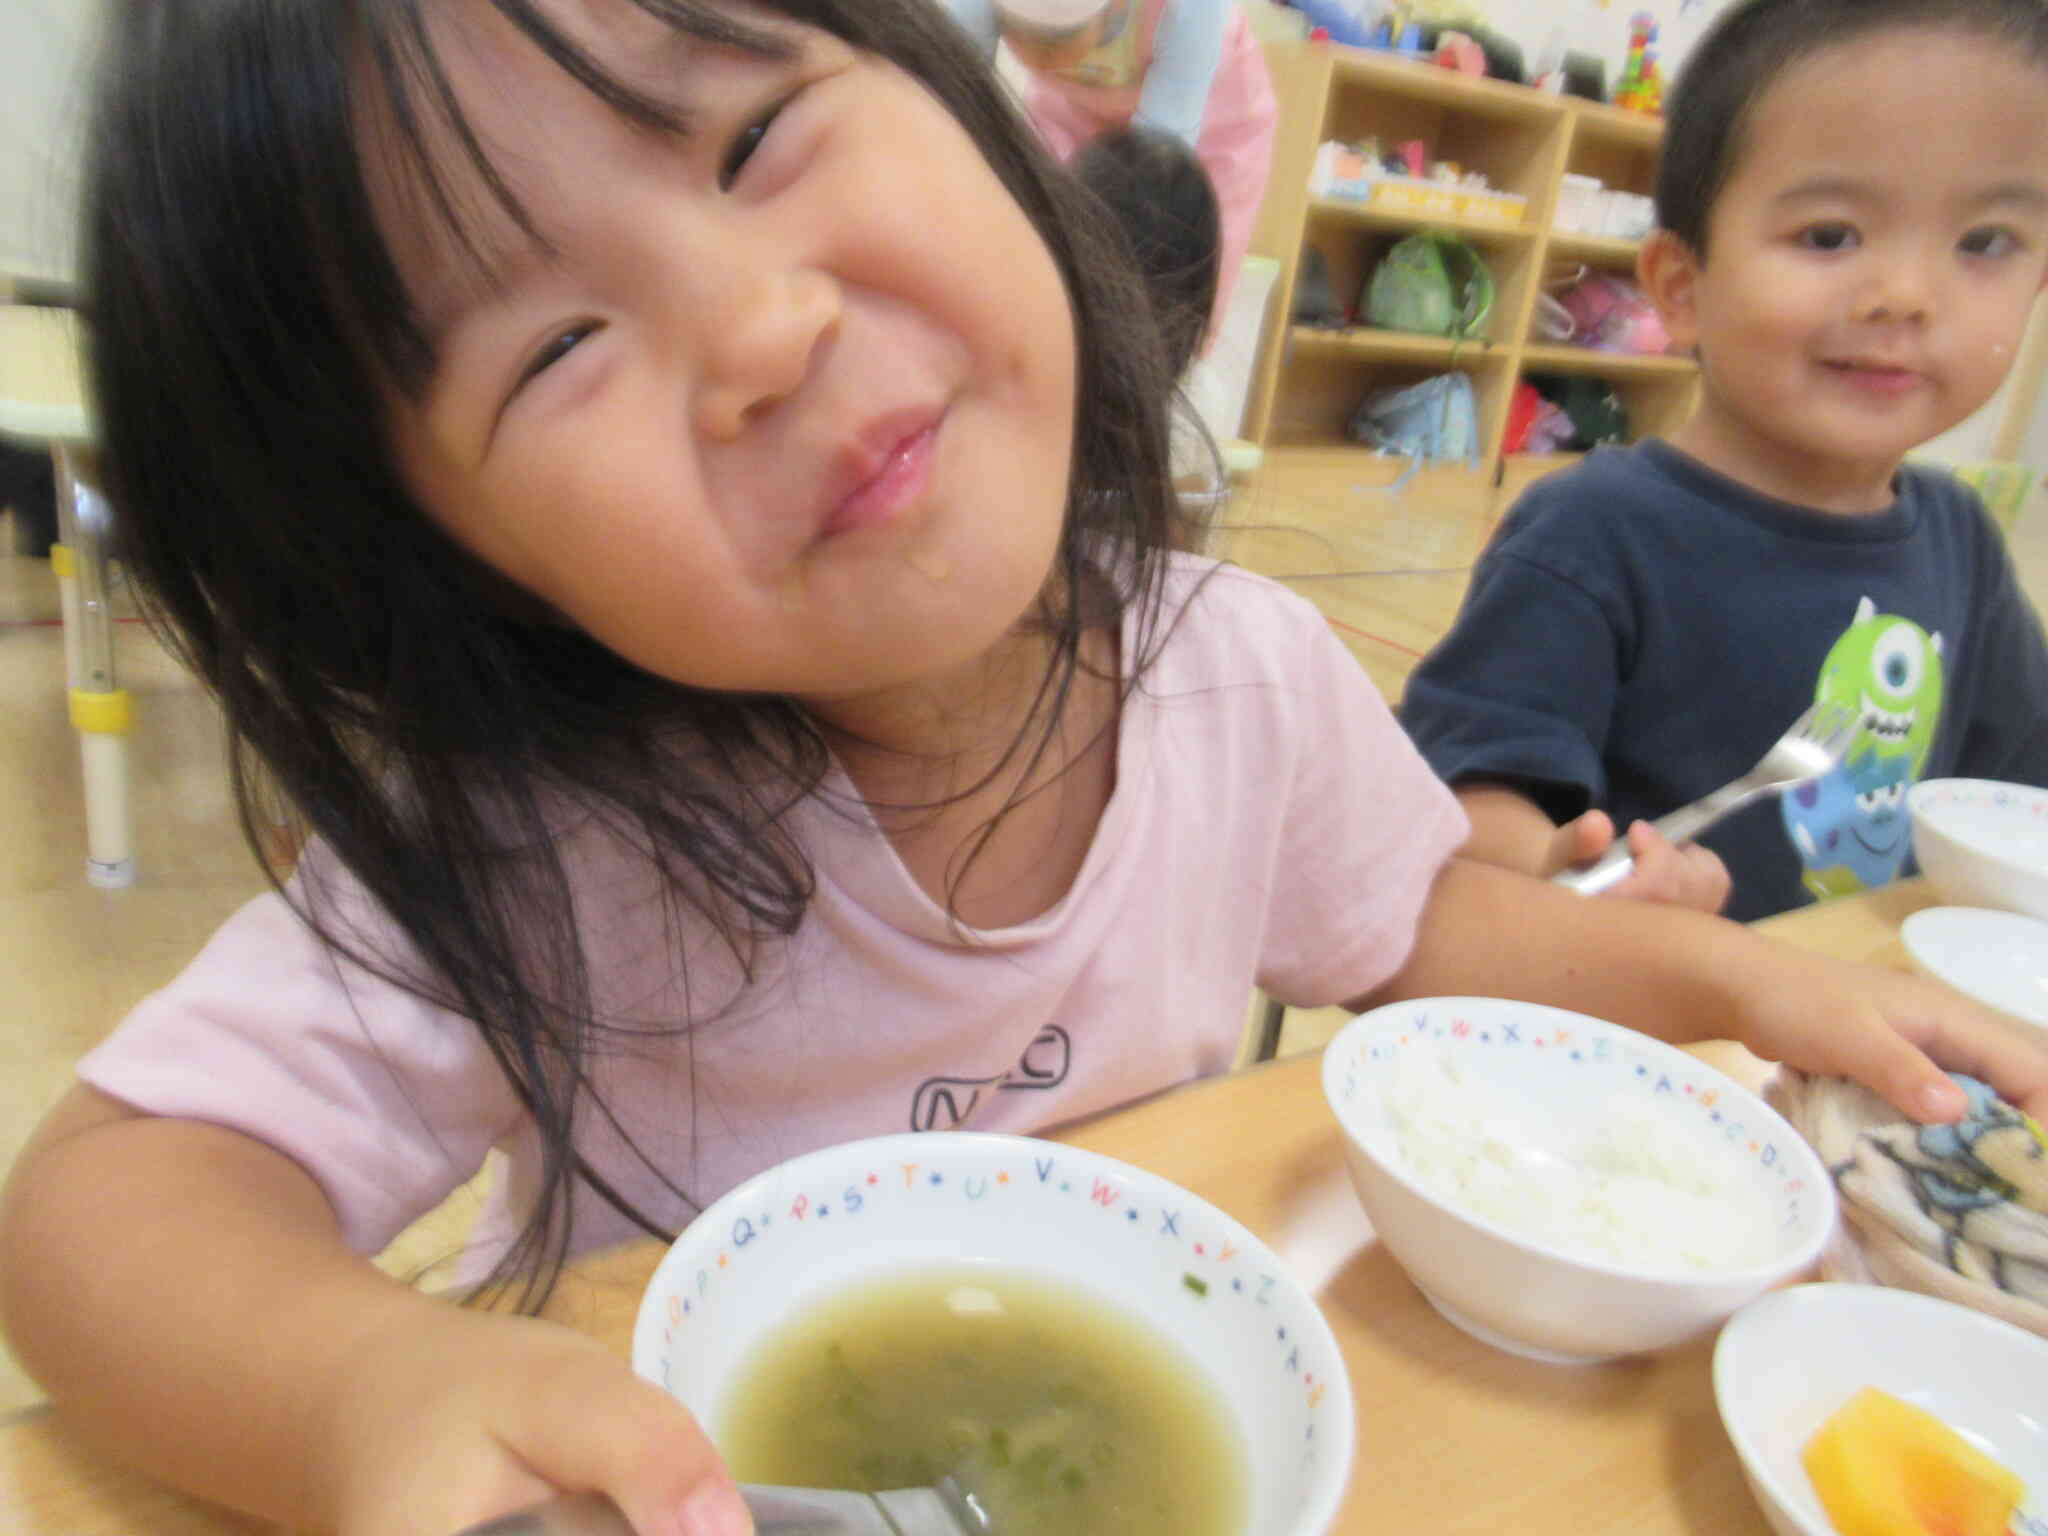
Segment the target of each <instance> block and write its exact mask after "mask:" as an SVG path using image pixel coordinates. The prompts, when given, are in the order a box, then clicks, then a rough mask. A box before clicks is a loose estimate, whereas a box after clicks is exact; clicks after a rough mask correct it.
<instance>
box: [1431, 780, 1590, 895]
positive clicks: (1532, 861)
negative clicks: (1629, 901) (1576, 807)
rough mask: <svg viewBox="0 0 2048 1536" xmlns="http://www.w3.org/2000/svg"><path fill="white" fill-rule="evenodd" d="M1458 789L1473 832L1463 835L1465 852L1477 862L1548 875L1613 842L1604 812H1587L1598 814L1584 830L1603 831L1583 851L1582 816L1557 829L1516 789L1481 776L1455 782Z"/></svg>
mask: <svg viewBox="0 0 2048 1536" xmlns="http://www.w3.org/2000/svg"><path fill="white" fill-rule="evenodd" d="M1456 793H1457V796H1458V803H1459V804H1460V805H1462V806H1464V807H1465V815H1466V816H1467V817H1468V818H1469V819H1470V820H1471V822H1472V835H1471V837H1469V838H1467V839H1466V841H1465V847H1464V850H1463V852H1464V854H1465V857H1466V858H1468V859H1478V860H1479V861H1480V862H1481V863H1485V864H1498V865H1499V866H1500V867H1501V868H1502V869H1514V870H1520V871H1521V872H1522V873H1523V874H1525V875H1536V876H1539V877H1541V878H1544V879H1548V878H1549V877H1550V876H1552V875H1554V874H1556V873H1557V872H1558V871H1559V870H1560V869H1563V868H1564V867H1565V866H1566V865H1567V864H1578V863H1582V862H1584V861H1585V860H1586V859H1588V858H1598V857H1599V856H1600V855H1601V854H1602V853H1603V852H1605V851H1606V847H1607V844H1608V843H1609V842H1611V841H1613V837H1614V831H1613V824H1612V823H1610V822H1608V820H1607V817H1606V814H1605V813H1604V812H1598V811H1591V812H1588V813H1587V816H1598V817H1599V818H1600V821H1599V823H1596V824H1593V826H1592V827H1591V828H1589V829H1588V830H1589V831H1590V830H1597V828H1598V827H1601V826H1604V827H1605V828H1606V834H1607V835H1606V837H1604V838H1602V839H1600V840H1599V846H1598V847H1596V848H1591V849H1587V848H1586V847H1584V846H1583V842H1582V839H1583V838H1584V837H1585V836H1586V833H1582V832H1581V831H1580V830H1579V829H1581V828H1582V827H1587V820H1586V817H1583V816H1582V817H1580V818H1578V819H1577V820H1575V821H1570V822H1567V823H1565V825H1564V826H1562V827H1560V826H1558V825H1557V824H1556V823H1555V822H1553V821H1552V820H1551V819H1550V816H1549V813H1547V812H1546V811H1545V810H1544V809H1543V807H1541V806H1540V805H1538V804H1537V803H1536V802H1535V801H1534V800H1532V799H1530V798H1529V797H1528V796H1527V795H1525V794H1523V793H1522V792H1521V791H1520V790H1518V789H1514V788H1511V787H1510V786H1508V785H1506V784H1494V783H1489V782H1487V781H1485V780H1480V779H1474V780H1470V781H1468V782H1466V783H1463V784H1459V785H1457V786H1456Z"/></svg>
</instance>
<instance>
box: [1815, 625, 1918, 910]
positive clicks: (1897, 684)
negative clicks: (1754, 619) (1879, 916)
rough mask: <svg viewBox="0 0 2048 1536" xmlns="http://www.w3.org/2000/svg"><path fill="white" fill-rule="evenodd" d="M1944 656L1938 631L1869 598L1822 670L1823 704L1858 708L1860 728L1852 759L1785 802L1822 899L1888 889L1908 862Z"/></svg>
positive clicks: (1818, 691)
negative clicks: (1914, 803)
mask: <svg viewBox="0 0 2048 1536" xmlns="http://www.w3.org/2000/svg"><path fill="white" fill-rule="evenodd" d="M1941 656H1942V649H1941V636H1940V635H1939V634H1938V633H1937V634H1931V635H1930V634H1929V633H1928V632H1927V631H1926V630H1924V629H1922V628H1921V627H1920V626H1919V625H1918V624H1915V623H1914V622H1913V621H1912V620H1911V619H1905V618H1901V617H1899V616H1898V615H1897V614H1892V613H1879V612H1878V611H1877V605H1876V604H1875V603H1873V602H1872V601H1871V600H1870V599H1869V598H1868V597H1865V598H1863V599H1862V600H1861V601H1860V602H1859V603H1858V604H1857V605H1856V618H1855V621H1854V622H1853V623H1851V624H1850V626H1849V627H1848V628H1847V629H1846V630H1844V631H1843V632H1842V637H1841V639H1839V640H1837V641H1836V642H1835V643H1834V645H1833V646H1832V647H1831V648H1830V649H1829V651H1828V654H1827V660H1826V661H1825V662H1823V663H1822V664H1821V669H1820V677H1819V680H1818V681H1817V682H1816V684H1815V686H1814V699H1815V701H1816V702H1818V703H1822V704H1833V705H1837V706H1840V707H1843V708H1846V709H1850V710H1853V711H1855V713H1856V717H1857V722H1858V723H1857V727H1856V735H1855V737H1854V738H1853V739H1852V740H1851V741H1850V743H1849V749H1848V751H1847V752H1845V753H1844V754H1843V755H1842V761H1841V762H1840V763H1839V764H1838V765H1837V766H1836V767H1835V768H1834V769H1833V770H1832V771H1830V772H1829V773H1827V774H1824V775H1823V776H1822V777H1820V778H1818V779H1815V780H1813V781H1811V782H1810V783H1807V784H1803V785H1800V786H1798V787H1797V788H1795V789H1793V790H1790V791H1788V792H1787V793H1786V794H1785V796H1784V797H1783V799H1782V801H1781V802H1780V804H1781V806H1782V809H1783V812H1784V817H1785V831H1786V833H1787V835H1788V836H1789V837H1790V838H1791V839H1792V845H1793V847H1794V848H1796V849H1797V850H1798V851H1799V860H1800V863H1801V864H1802V865H1803V866H1804V873H1803V875H1802V876H1801V878H1802V880H1803V881H1804V882H1805V885H1806V888H1807V889H1808V890H1809V891H1811V892H1813V894H1814V895H1815V896H1816V897H1823V898H1825V897H1829V896H1842V895H1847V894H1849V893H1850V892H1853V891H1861V890H1868V889H1870V888H1872V887H1874V886H1880V885H1884V884H1886V883H1887V882H1889V881H1890V880H1892V879H1893V878H1894V877H1895V876H1896V875H1897V874H1898V872H1899V867H1900V865H1902V864H1903V863H1904V862H1905V859H1906V853H1907V851H1908V850H1909V849H1910V848H1911V846H1912V837H1911V826H1910V823H1909V822H1908V821H1907V818H1906V791H1907V790H1909V789H1911V788H1912V787H1913V784H1914V782H1915V781H1916V780H1917V779H1918V778H1919V777H1920V770H1921V768H1922V766H1923V765H1924V764H1925V763H1926V761H1927V749H1928V747H1929V746H1930V745H1931V744H1932V743H1933V741H1934V732H1935V728H1936V727H1937V726H1939V725H1940V724H1941V698H1942V665H1941Z"/></svg>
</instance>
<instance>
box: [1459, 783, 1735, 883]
mask: <svg viewBox="0 0 2048 1536" xmlns="http://www.w3.org/2000/svg"><path fill="white" fill-rule="evenodd" d="M1456 793H1457V796H1458V802H1459V804H1461V805H1463V806H1464V808H1465V815H1466V816H1467V818H1468V819H1469V820H1470V821H1471V823H1472V835H1471V837H1470V838H1468V839H1467V840H1466V842H1465V846H1464V848H1463V849H1462V850H1461V851H1462V852H1463V854H1464V855H1465V857H1466V858H1469V859H1477V860H1478V861H1479V862H1481V863H1482V864H1497V865H1499V866H1500V867H1501V868H1503V869H1512V870H1517V871H1519V872H1520V873H1522V874H1525V875H1535V876H1537V877H1538V878H1539V879H1545V880H1547V879H1549V878H1550V877H1551V876H1552V875H1554V874H1556V873H1557V872H1558V871H1559V870H1562V869H1568V868H1570V867H1572V866H1574V865H1579V864H1589V863H1591V862H1592V861H1593V860H1595V859H1597V858H1599V857H1600V855H1601V854H1603V853H1605V852H1606V851H1607V848H1608V845H1609V844H1610V843H1612V842H1613V841H1614V822H1613V820H1612V818H1610V817H1609V816H1608V814H1607V813H1606V812H1605V811H1587V812H1586V813H1585V814H1584V815H1582V816H1577V817H1574V818H1573V819H1572V820H1570V821H1568V822H1566V823H1565V824H1564V825H1563V826H1561V827H1560V826H1556V825H1554V824H1553V823H1552V822H1551V820H1550V817H1549V815H1548V814H1547V813H1546V812H1545V811H1544V810H1543V808H1542V807H1541V806H1539V805H1538V804H1537V803H1536V802H1535V801H1534V800H1532V799H1530V798H1529V797H1528V796H1527V795H1525V794H1523V793H1521V792H1520V791H1519V790H1516V789H1513V788H1510V787H1509V786H1508V785H1505V784H1491V783H1486V782H1484V781H1480V780H1474V781H1472V782H1470V783H1465V784H1460V785H1458V786H1457V791H1456ZM1628 844H1629V853H1630V854H1631V855H1632V856H1633V858H1634V860H1635V867H1634V870H1633V871H1632V872H1631V873H1630V874H1629V875H1628V877H1627V878H1626V879H1624V880H1622V881H1621V882H1620V883H1619V884H1616V885H1614V886H1611V887H1609V889H1608V892H1607V894H1609V895H1613V896H1626V897H1629V898H1631V899H1633V900H1636V901H1662V902H1669V903H1672V904H1673V905H1676V906H1683V907H1694V908H1697V909H1698V910H1699V911H1702V912H1718V911H1720V910H1721V908H1722V907H1724V906H1726V905H1727V904H1728V894H1729V877H1728V869H1727V866H1726V865H1724V864H1723V863H1722V862H1721V860H1720V858H1719V856H1718V855H1716V854H1715V853H1714V852H1713V850H1712V849H1709V848H1702V847H1701V846H1700V845H1699V844H1697V843H1686V844H1682V845H1680V844H1674V843H1672V842H1671V841H1669V840H1668V839H1667V838H1665V837H1664V836H1663V835H1662V834H1661V833H1659V832H1658V831H1657V830H1656V829H1655V828H1654V827H1652V826H1650V825H1649V824H1648V823H1646V822H1638V823H1636V824H1635V825H1634V826H1633V827H1631V828H1629V834H1628Z"/></svg>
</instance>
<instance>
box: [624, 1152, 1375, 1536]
mask: <svg viewBox="0 0 2048 1536" xmlns="http://www.w3.org/2000/svg"><path fill="white" fill-rule="evenodd" d="M960 1266H972V1267H974V1268H977V1269H980V1270H982V1271H983V1272H984V1273H987V1274H990V1275H995V1274H998V1273H1003V1274H1008V1275H1012V1276H1016V1277H1018V1278H1019V1279H1021V1280H1023V1281H1025V1282H1026V1283H1029V1282H1030V1281H1032V1280H1043V1281H1046V1282H1050V1283H1051V1284H1052V1285H1054V1286H1058V1287H1062V1288H1064V1289H1066V1290H1068V1291H1070V1292H1071V1291H1080V1292H1085V1293H1089V1295H1090V1297H1091V1299H1092V1300H1094V1301H1095V1302H1097V1303H1099V1304H1100V1307H1101V1310H1102V1311H1103V1312H1104V1313H1105V1314H1108V1313H1116V1314H1122V1316H1123V1317H1124V1318H1126V1319H1128V1320H1129V1322H1130V1325H1131V1327H1132V1329H1133V1331H1134V1332H1136V1331H1140V1330H1145V1329H1148V1328H1149V1330H1151V1332H1152V1333H1153V1334H1154V1335H1163V1336H1164V1338H1165V1339H1166V1340H1167V1341H1169V1342H1170V1343H1171V1345H1173V1346H1174V1347H1175V1348H1176V1349H1177V1351H1178V1353H1179V1355H1180V1356H1182V1357H1184V1360H1185V1364H1186V1366H1187V1368H1188V1369H1189V1370H1191V1371H1194V1372H1197V1373H1199V1374H1200V1375H1201V1376H1203V1377H1205V1378H1207V1380H1208V1382H1209V1384H1210V1385H1211V1386H1212V1387H1213V1388H1214V1389H1215V1394H1216V1396H1217V1397H1218V1398H1220V1400H1221V1402H1222V1404H1223V1405H1224V1406H1225V1408H1226V1409H1227V1413H1228V1416H1230V1417H1232V1418H1234V1419H1235V1421H1236V1429H1237V1431H1238V1434H1239V1437H1240V1439H1241V1442H1242V1446H1243V1450H1244V1461H1245V1469H1246V1474H1247V1475H1246V1483H1247V1493H1248V1508H1249V1513H1250V1519H1249V1522H1248V1524H1247V1525H1246V1527H1245V1531H1246V1536H1322V1533H1324V1532H1326V1531H1328V1530H1329V1529H1330V1528H1331V1526H1332V1523H1333V1522H1334V1520H1335V1518H1336V1514H1337V1509H1338V1506H1339V1504H1340V1502H1341V1500H1342V1497H1343V1492H1344V1486H1345V1482H1346V1479H1347V1477H1348V1475H1349V1472H1350V1462H1351V1454H1352V1440H1353V1420H1352V1401H1351V1389H1350V1383H1349V1380H1348V1378H1347V1377H1346V1374H1345V1369H1344V1360H1343V1356H1342V1355H1341V1354H1339V1352H1338V1349H1337V1343H1336V1340H1335V1338H1334V1337H1333V1336H1332V1334H1331V1332H1330V1328H1329V1325H1328V1324H1327V1323H1326V1322H1325V1321H1324V1319H1323V1316H1322V1314H1321V1312H1319V1311H1318V1310H1317V1308H1316V1304H1315V1301H1314V1299H1313V1298H1312V1297H1311V1296H1309V1294H1308V1293H1307V1292H1306V1291H1304V1290H1303V1289H1302V1288H1301V1286H1300V1285H1299V1284H1297V1283H1296V1282H1295V1280H1294V1279H1293V1278H1292V1277H1291V1276H1289V1274H1288V1273H1287V1271H1286V1269H1285V1268H1283V1267H1282V1265H1281V1262H1280V1260H1279V1258H1278V1257H1277V1256H1276V1255H1275V1254H1274V1253H1273V1251H1272V1250H1271V1249H1270V1248H1268V1247H1267V1246H1266V1245H1265V1244H1264V1243H1263V1242H1261V1241H1260V1240H1259V1239H1258V1238H1257V1237H1256V1236H1254V1235H1253V1234H1252V1233H1251V1232H1250V1231H1249V1230H1248V1229H1247V1228H1245V1227H1244V1226H1242V1225H1241V1224H1239V1223H1238V1222H1237V1221H1235V1220H1234V1219H1233V1218H1231V1217H1230V1216H1228V1215H1226V1214H1224V1213H1223V1212H1222V1211H1220V1210H1218V1209H1217V1208H1216V1207H1215V1206H1213V1205H1211V1204H1209V1202H1208V1201H1206V1200H1203V1199H1201V1198H1199V1197H1198V1196H1196V1195H1193V1194H1191V1193H1189V1192H1188V1191H1187V1190H1185V1189H1182V1188H1181V1187H1180V1186H1178V1185H1176V1184H1173V1183H1171V1182H1169V1181H1168V1180H1165V1179H1162V1178H1159V1177H1158V1176H1156V1175H1154V1174H1151V1173H1147V1172H1146V1171H1145V1170H1143V1169H1141V1168H1136V1167H1133V1166H1131V1165H1130V1164H1128V1163H1122V1162H1118V1161H1117V1160H1115V1159H1114V1158H1108V1157H1103V1156H1101V1155H1099V1154H1096V1153H1093V1152H1088V1151H1084V1150H1081V1149H1079V1148H1076V1147H1069V1146H1064V1145H1061V1144H1060V1143H1058V1142H1051V1141H1042V1140H1037V1139H1034V1138H1030V1137H1021V1136H995V1135H986V1134H982V1133H977V1132H966V1131H952V1132H945V1131H941V1132H926V1133H922V1134H904V1135H898V1136H880V1137H875V1138H872V1139H870V1140H866V1141H856V1142H848V1143H846V1144H844V1145H841V1146H836V1147H829V1148H826V1149H825V1150H823V1151H819V1152H813V1153H809V1154H807V1155H805V1156H802V1157H798V1158H793V1159H791V1160H790V1161H788V1162H786V1163H782V1164H779V1165H778V1166H776V1167H774V1168H771V1169H769V1170H768V1171H767V1172H766V1173H763V1174H761V1175H759V1176H758V1177H756V1178H754V1179H751V1180H749V1181H748V1182H747V1183H745V1184H743V1185H741V1186H740V1187H739V1188H737V1189H735V1190H733V1191H732V1192H731V1193H730V1194H728V1195H726V1196H725V1197H724V1198H722V1199H720V1200H719V1201H717V1202H716V1203H715V1204H714V1205H712V1206H711V1207H710V1208H709V1209H708V1210H706V1211H705V1212H704V1213H703V1215H701V1216H699V1217H698V1218H697V1219H696V1220H695V1221H693V1222H691V1223H690V1225H689V1227H688V1229H687V1230H685V1231H684V1233H683V1235H682V1236H681V1237H680V1238H679V1239H677V1241H676V1242H675V1244H674V1246H673V1247H671V1248H670V1250H669V1252H668V1254H667V1255H666V1257H665V1258H664V1259H663V1260H662V1263H661V1265H660V1267H659V1268H658V1269H657V1270H656V1271H655V1274H654V1278H653V1280H652V1281H650V1282H649V1284H648V1288H647V1292H646V1295H645V1296H644V1297H643V1298H642V1301H641V1304H640V1312H639V1320H638V1323H637V1326H636V1328H635V1330H634V1335H633V1368H634V1370H635V1371H637V1372H638V1373H639V1374H640V1375H641V1376H643V1377H646V1378H647V1379H649V1380H651V1381H654V1382H656V1383H659V1384H660V1385H662V1386H665V1387H666V1388H667V1389H668V1390H669V1391H670V1392H672V1393H673V1394H674V1395H675V1396H676V1397H678V1398H680V1399H681V1400H682V1401H683V1402H684V1403H685V1404H687V1405H688V1406H689V1408H690V1409H691V1411H692V1412H693V1413H695V1414H696V1416H697V1418H698V1420H699V1422H701V1423H703V1424H704V1425H705V1426H706V1428H707V1429H708V1431H709V1432H710V1434H711V1436H712V1438H713V1440H714V1441H717V1440H720V1439H721V1426H720V1419H721V1415H722V1414H723V1413H724V1412H725V1411H726V1407H727V1396H728V1390H729V1388H730V1387H731V1386H732V1384H733V1381H734V1378H735V1375H736V1373H740V1372H742V1370H743V1368H745V1367H746V1366H747V1364H748V1360H749V1356H750V1355H751V1354H752V1353H753V1352H754V1350H755V1347H756V1345H757V1344H759V1343H760V1342H761V1341H762V1340H763V1338H764V1337H766V1336H768V1335H770V1334H772V1333H773V1332H774V1331H775V1330H776V1328H777V1327H778V1325H782V1324H785V1323H786V1322H787V1321H788V1320H789V1319H790V1318H791V1317H792V1315H795V1314H799V1313H802V1312H804V1311H806V1310H808V1309H810V1308H811V1307H813V1306H814V1305H816V1304H818V1303H821V1302H827V1301H830V1300H831V1299H832V1298H834V1297H835V1296H838V1295H843V1294H844V1293H846V1292H847V1291H848V1290H849V1289H858V1288H860V1287H862V1286H865V1285H868V1284H869V1283H870V1282H879V1281H887V1280H890V1279H893V1278H895V1277H896V1276H898V1275H903V1276H910V1275H915V1274H919V1273H924V1272H931V1271H935V1270H947V1271H950V1270H952V1269H954V1268H957V1267H960Z"/></svg>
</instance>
